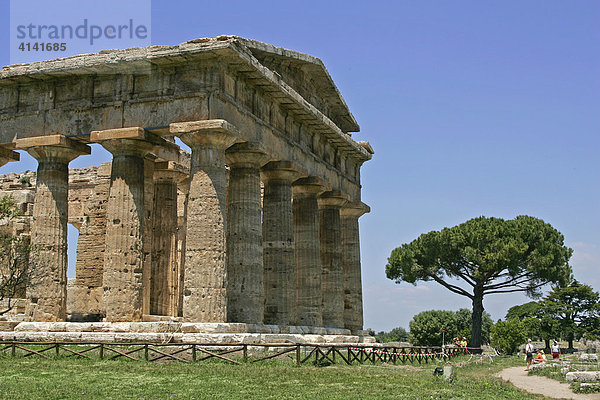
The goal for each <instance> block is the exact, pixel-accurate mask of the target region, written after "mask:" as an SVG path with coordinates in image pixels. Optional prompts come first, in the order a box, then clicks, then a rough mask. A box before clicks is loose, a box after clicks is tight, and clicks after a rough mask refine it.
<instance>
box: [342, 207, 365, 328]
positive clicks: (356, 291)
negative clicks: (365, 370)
mask: <svg viewBox="0 0 600 400" xmlns="http://www.w3.org/2000/svg"><path fill="white" fill-rule="evenodd" d="M369 211H370V208H369V206H367V205H366V204H364V203H361V202H358V203H348V204H347V205H346V206H345V207H344V208H342V209H341V211H340V215H341V225H342V262H343V266H344V326H345V328H346V329H350V330H351V331H357V330H362V329H363V303H362V282H361V270H360V239H359V232H358V218H359V217H360V216H361V215H363V214H365V213H368V212H369Z"/></svg>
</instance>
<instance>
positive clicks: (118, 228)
mask: <svg viewBox="0 0 600 400" xmlns="http://www.w3.org/2000/svg"><path fill="white" fill-rule="evenodd" d="M90 141H92V142H99V143H101V144H102V146H103V147H104V148H105V149H107V150H108V151H110V152H111V153H112V154H113V162H112V168H111V176H110V189H109V195H108V202H107V206H106V219H107V223H106V248H105V251H104V273H103V275H102V285H103V288H104V293H103V295H102V301H103V303H104V308H105V310H106V320H107V321H141V320H142V317H143V315H144V314H146V313H148V312H149V309H150V296H149V292H150V278H149V275H150V270H151V253H152V248H151V243H152V242H151V240H152V237H151V225H150V222H151V220H152V211H153V210H152V197H153V196H154V189H153V184H154V179H153V168H154V161H153V160H154V159H155V158H156V154H161V158H166V157H178V156H179V152H178V150H177V148H176V147H177V146H176V145H173V144H170V143H168V142H166V141H165V140H164V139H162V138H160V137H158V136H156V135H153V134H150V133H148V132H146V131H145V130H144V129H143V128H140V127H130V128H118V129H107V130H104V131H92V133H91V135H90ZM150 153H152V154H150ZM147 156H148V157H150V159H146V157H147Z"/></svg>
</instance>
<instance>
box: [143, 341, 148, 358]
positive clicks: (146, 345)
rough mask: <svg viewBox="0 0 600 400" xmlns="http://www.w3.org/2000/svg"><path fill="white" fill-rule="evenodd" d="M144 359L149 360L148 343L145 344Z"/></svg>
mask: <svg viewBox="0 0 600 400" xmlns="http://www.w3.org/2000/svg"><path fill="white" fill-rule="evenodd" d="M144 360H146V361H148V344H145V345H144Z"/></svg>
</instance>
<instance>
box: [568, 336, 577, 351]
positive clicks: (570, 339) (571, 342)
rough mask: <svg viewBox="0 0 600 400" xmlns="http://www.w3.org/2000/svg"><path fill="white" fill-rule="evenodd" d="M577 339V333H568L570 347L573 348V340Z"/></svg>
mask: <svg viewBox="0 0 600 400" xmlns="http://www.w3.org/2000/svg"><path fill="white" fill-rule="evenodd" d="M574 339H575V334H573V332H569V334H568V335H567V341H568V342H569V349H572V348H573V340H574Z"/></svg>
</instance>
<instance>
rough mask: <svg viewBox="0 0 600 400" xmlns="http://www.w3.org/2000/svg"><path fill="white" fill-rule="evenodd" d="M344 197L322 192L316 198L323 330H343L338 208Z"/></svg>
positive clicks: (340, 241)
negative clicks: (325, 328)
mask: <svg viewBox="0 0 600 400" xmlns="http://www.w3.org/2000/svg"><path fill="white" fill-rule="evenodd" d="M347 202H348V197H347V196H346V195H345V194H343V193H342V192H340V191H337V190H336V191H330V192H325V193H323V194H322V195H321V197H319V232H320V239H321V265H322V267H323V271H322V275H321V287H322V288H323V326H326V327H330V328H344V272H343V266H342V239H341V226H340V208H341V207H342V206H343V205H344V204H346V203H347Z"/></svg>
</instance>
